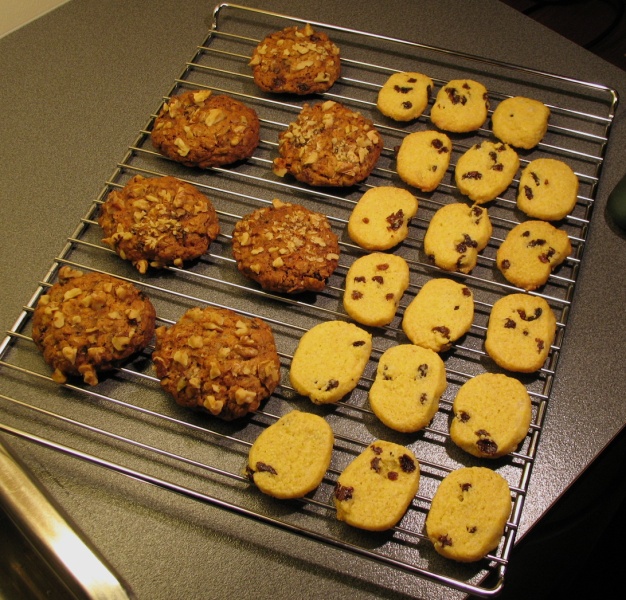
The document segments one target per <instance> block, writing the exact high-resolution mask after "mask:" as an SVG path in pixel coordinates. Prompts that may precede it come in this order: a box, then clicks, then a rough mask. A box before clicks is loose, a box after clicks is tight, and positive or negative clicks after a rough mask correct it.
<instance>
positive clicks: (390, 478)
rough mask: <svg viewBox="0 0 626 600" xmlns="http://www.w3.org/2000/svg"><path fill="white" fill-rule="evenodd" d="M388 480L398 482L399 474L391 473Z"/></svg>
mask: <svg viewBox="0 0 626 600" xmlns="http://www.w3.org/2000/svg"><path fill="white" fill-rule="evenodd" d="M387 479H389V480H390V481H397V480H398V474H397V473H396V472H395V471H389V473H387Z"/></svg>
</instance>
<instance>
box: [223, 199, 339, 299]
mask: <svg viewBox="0 0 626 600" xmlns="http://www.w3.org/2000/svg"><path fill="white" fill-rule="evenodd" d="M232 241H233V255H234V257H235V260H236V261H237V267H238V269H239V270H240V271H241V272H242V273H243V274H244V275H245V276H246V277H249V278H250V279H252V280H253V281H256V282H258V283H259V284H260V285H261V287H262V288H263V289H266V290H269V291H273V292H283V293H287V294H294V293H298V292H304V291H314V292H318V291H320V290H322V289H324V286H325V285H326V280H327V279H328V278H329V277H330V276H331V275H332V273H333V271H334V270H335V269H336V268H337V261H338V259H339V243H338V240H337V236H336V235H335V234H334V233H333V231H332V229H331V227H330V224H329V223H328V219H327V218H326V217H325V216H324V215H322V214H320V213H317V212H313V211H311V210H309V209H308V208H305V207H304V206H300V205H299V204H289V203H287V202H281V201H280V200H274V201H273V202H272V206H267V207H264V208H260V209H258V210H256V211H254V212H253V213H251V214H249V215H246V216H244V217H243V218H242V219H241V220H240V221H239V222H238V223H237V224H236V225H235V228H234V230H233V240H232Z"/></svg>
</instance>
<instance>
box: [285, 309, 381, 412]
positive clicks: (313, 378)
mask: <svg viewBox="0 0 626 600" xmlns="http://www.w3.org/2000/svg"><path fill="white" fill-rule="evenodd" d="M371 351H372V336H371V335H370V334H369V333H368V332H367V331H364V330H363V329H361V328H360V327H357V326H356V325H354V324H353V323H347V322H345V321H325V322H323V323H319V324H318V325H315V326H314V327H313V328H311V329H309V330H308V331H307V332H306V333H305V334H304V335H303V336H302V337H301V338H300V342H299V343H298V347H297V348H296V351H295V353H294V355H293V359H292V361H291V369H290V371H289V377H290V380H291V385H293V387H294V389H295V390H296V392H298V393H299V394H302V395H303V396H307V397H309V398H310V399H311V401H312V402H313V403H315V404H331V403H334V402H338V401H339V400H341V398H343V397H344V396H345V395H346V394H348V393H350V392H351V391H352V390H353V389H354V388H355V387H356V385H357V383H358V382H359V379H360V377H361V375H362V374H363V371H364V370H365V367H366V365H367V361H368V360H369V357H370V353H371Z"/></svg>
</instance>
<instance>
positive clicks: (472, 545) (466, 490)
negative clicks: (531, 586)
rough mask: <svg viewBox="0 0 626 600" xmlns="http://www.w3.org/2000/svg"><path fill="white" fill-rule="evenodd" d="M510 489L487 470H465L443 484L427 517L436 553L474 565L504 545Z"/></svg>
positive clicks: (453, 475)
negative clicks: (502, 542)
mask: <svg viewBox="0 0 626 600" xmlns="http://www.w3.org/2000/svg"><path fill="white" fill-rule="evenodd" d="M511 507H512V502H511V492H510V490H509V485H508V483H507V481H506V479H504V477H502V475H499V474H498V473H496V472H495V471H492V470H491V469H487V468H485V467H462V468H460V469H457V470H455V471H452V472H451V473H449V474H448V475H446V477H444V479H443V481H442V482H441V483H440V484H439V487H438V488H437V491H436V492H435V495H434V497H433V501H432V504H431V507H430V510H429V511H428V515H427V517H426V533H427V535H428V538H429V539H430V541H431V542H432V544H433V546H434V548H435V550H436V551H437V552H438V553H439V554H441V555H442V556H445V557H446V558H451V559H452V560H456V561H459V562H474V561H477V560H480V559H481V558H483V557H484V556H486V555H487V554H488V553H489V552H490V551H491V550H494V549H496V548H497V547H498V545H499V544H500V540H501V539H502V535H503V534H504V529H505V527H506V523H507V521H508V518H509V515H510V513H511Z"/></svg>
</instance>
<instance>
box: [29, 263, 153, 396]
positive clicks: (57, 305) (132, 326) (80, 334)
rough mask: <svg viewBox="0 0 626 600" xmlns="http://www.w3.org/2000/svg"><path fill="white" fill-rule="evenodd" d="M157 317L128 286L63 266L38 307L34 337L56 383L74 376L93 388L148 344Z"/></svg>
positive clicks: (97, 274) (144, 297)
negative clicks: (103, 373)
mask: <svg viewBox="0 0 626 600" xmlns="http://www.w3.org/2000/svg"><path fill="white" fill-rule="evenodd" d="M155 318H156V312H155V309H154V306H153V305H152V303H151V302H150V300H149V299H148V298H147V297H146V296H145V295H144V294H143V293H142V292H140V291H139V290H138V289H137V288H136V287H135V286H134V285H133V284H132V283H129V282H127V281H122V280H121V279H117V278H116V277H112V276H111V275H106V274H104V273H87V274H83V273H82V272H80V271H76V270H73V269H71V268H70V267H67V266H64V267H61V269H59V281H58V282H57V283H55V284H54V285H53V286H52V287H51V288H50V289H49V290H48V291H47V292H46V293H45V294H44V295H42V296H41V297H40V298H39V301H38V302H37V306H36V307H35V311H34V313H33V328H32V338H33V341H34V342H35V344H36V346H37V348H39V350H40V351H41V352H42V354H43V358H44V360H45V361H46V363H48V364H49V365H50V366H51V367H52V368H53V369H54V372H53V374H52V379H53V380H54V381H56V382H58V383H65V381H67V377H68V376H70V375H77V376H79V377H82V378H83V381H84V382H85V383H86V384H88V385H95V384H97V383H98V373H101V372H104V371H108V370H110V369H112V368H114V367H115V366H117V365H118V364H119V363H121V362H122V361H124V360H125V359H127V358H129V357H130V356H132V355H133V354H135V353H137V352H139V351H141V350H143V349H144V348H145V347H146V346H147V345H148V344H149V342H150V340H151V339H152V336H153V334H154V327H155Z"/></svg>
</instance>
